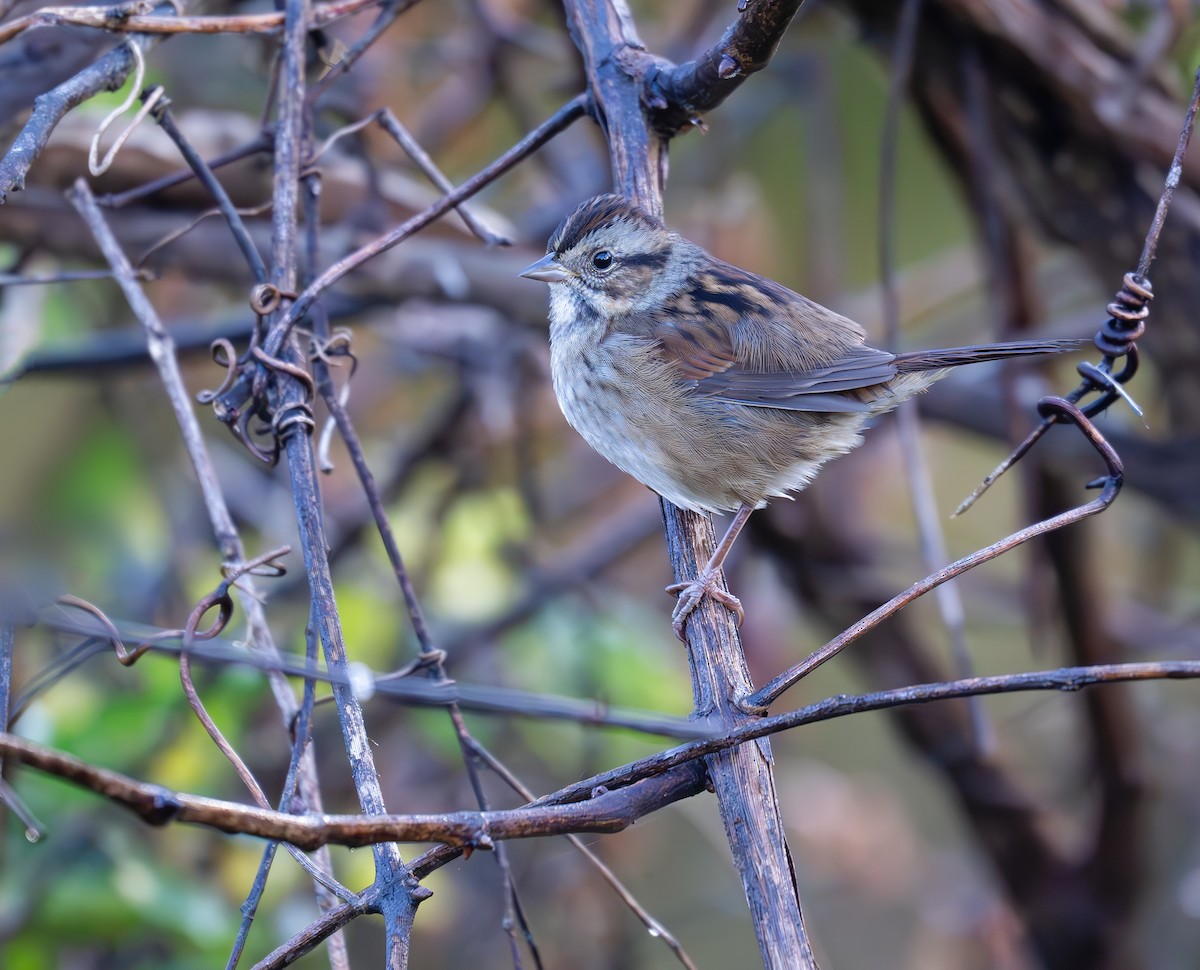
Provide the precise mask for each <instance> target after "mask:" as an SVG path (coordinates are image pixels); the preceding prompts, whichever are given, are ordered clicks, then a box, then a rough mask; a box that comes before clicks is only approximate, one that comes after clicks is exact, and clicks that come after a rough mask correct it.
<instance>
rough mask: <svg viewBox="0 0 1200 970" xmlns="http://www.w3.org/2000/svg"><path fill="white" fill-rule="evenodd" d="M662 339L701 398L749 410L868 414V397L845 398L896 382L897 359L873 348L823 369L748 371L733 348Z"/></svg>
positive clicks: (664, 349) (665, 350)
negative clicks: (866, 389)
mask: <svg viewBox="0 0 1200 970" xmlns="http://www.w3.org/2000/svg"><path fill="white" fill-rule="evenodd" d="M671 329H672V330H674V328H671ZM676 333H677V331H676ZM663 336H664V334H663V332H662V331H661V330H660V332H659V338H660V343H659V345H660V347H661V348H662V353H663V355H664V357H666V358H667V359H668V360H669V361H670V363H671V365H672V367H673V368H674V370H675V371H676V373H677V374H678V375H679V377H680V378H681V379H683V380H684V381H686V382H688V383H689V384H690V385H691V386H692V387H694V388H695V391H696V393H697V394H703V395H704V396H706V397H710V398H715V399H716V400H718V401H727V402H729V403H730V404H742V405H745V406H747V407H762V408H780V409H782V410H785V411H828V412H836V413H855V412H864V411H869V410H871V401H872V398H871V397H870V396H867V397H864V396H863V395H861V394H853V393H847V392H853V391H857V390H860V389H862V388H867V387H872V386H874V385H876V384H882V383H883V382H884V381H888V380H891V379H892V378H893V377H895V376H896V363H895V361H896V358H895V355H894V354H889V353H886V352H885V351H882V350H876V349H875V348H873V347H866V346H858V347H855V348H852V349H849V350H844V351H843V352H842V355H841V357H839V359H837V360H835V361H833V362H832V363H827V364H823V365H821V366H811V367H805V366H800V367H792V366H785V367H783V368H781V369H778V370H776V369H771V370H750V369H747V368H746V367H745V366H743V365H742V364H741V363H739V362H738V361H737V359H736V356H735V354H734V351H733V348H732V347H731V346H729V345H726V346H721V345H720V343H721V342H720V341H717V340H711V339H710V340H706V341H704V343H703V344H701V343H699V342H697V341H693V340H688V339H686V338H684V339H680V338H678V337H676V338H675V339H669V337H668V339H667V340H663V339H662V337H663ZM670 336H674V334H671V335H670ZM706 336H709V337H710V338H711V337H712V336H715V334H712V333H711V332H710V333H709V334H707V335H706ZM781 363H782V362H781Z"/></svg>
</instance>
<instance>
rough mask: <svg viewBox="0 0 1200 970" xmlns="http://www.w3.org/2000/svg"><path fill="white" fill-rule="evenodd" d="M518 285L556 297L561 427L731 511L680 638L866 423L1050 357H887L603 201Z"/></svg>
mask: <svg viewBox="0 0 1200 970" xmlns="http://www.w3.org/2000/svg"><path fill="white" fill-rule="evenodd" d="M548 250H549V251H548V252H547V253H546V255H545V257H543V258H542V259H539V260H538V261H537V262H536V263H534V264H533V265H532V266H529V267H528V268H526V269H525V270H524V271H523V272H522V273H521V275H522V276H525V277H528V278H529V279H533V280H540V281H542V282H544V283H549V284H550V362H551V369H552V372H553V379H554V392H555V394H556V395H557V397H558V403H559V405H560V407H561V408H562V411H563V414H564V415H566V418H567V420H568V421H569V422H570V423H571V425H572V426H573V427H574V428H575V430H577V431H578V432H579V433H580V434H581V435H583V437H584V438H586V439H587V441H588V443H589V444H590V445H591V446H592V447H593V448H595V449H596V451H598V452H600V454H601V455H603V456H604V457H605V458H607V459H608V460H609V461H611V462H612V463H613V464H614V465H616V466H617V467H618V468H620V469H621V470H622V471H625V472H627V473H628V474H630V475H632V476H633V477H634V478H636V479H637V480H638V481H640V482H642V483H643V484H645V485H648V486H649V487H650V488H652V489H654V491H656V492H658V494H659V495H661V496H663V497H664V498H665V499H667V500H668V501H670V502H673V503H674V504H675V505H678V506H680V507H681V508H685V509H692V510H694V511H697V512H716V511H734V510H736V513H737V514H736V515H735V516H734V519H733V523H732V524H731V525H730V526H729V529H728V531H727V532H726V533H725V536H724V538H723V539H722V540H721V542H720V543H719V544H718V546H717V549H716V551H715V552H714V553H713V556H712V558H711V559H710V560H709V561H708V563H707V565H705V567H704V569H703V570H701V572H700V575H699V576H697V577H696V579H694V580H692V581H691V582H688V583H677V584H675V585H673V586H669V587H667V589H668V592H673V593H678V594H679V601H678V603H677V604H676V607H675V610H674V612H673V614H672V621H673V626H674V628H675V633H676V635H677V636H679V637H680V639H682V638H683V627H684V623H685V622H686V621H687V617H688V615H689V614H690V613H691V612H692V610H694V609H695V608H696V605H697V604H698V603H699V602H700V601H701V599H703V597H704V596H706V595H707V596H711V597H713V598H714V599H716V600H718V601H720V602H721V603H724V604H725V605H726V606H727V607H729V608H730V609H731V610H733V611H734V612H735V613H736V614H737V616H738V619H739V620H740V619H741V618H742V607H741V603H740V602H739V601H738V599H737V597H735V596H733V595H732V594H730V593H726V592H725V591H724V590H722V589H720V588H719V587H717V586H716V584H715V581H716V574H717V572H718V570H720V568H721V564H722V562H723V561H724V559H725V556H726V555H727V554H728V553H729V549H730V547H731V546H732V545H733V542H734V540H735V539H736V538H737V535H738V533H739V532H740V531H741V529H742V526H744V525H745V523H746V520H747V519H748V518H749V516H750V513H751V512H752V511H753V510H754V509H756V508H762V507H763V506H764V505H766V504H767V500H768V499H771V498H774V497H775V496H780V495H783V496H786V495H788V494H789V493H792V492H797V491H799V490H800V489H802V488H804V486H805V485H807V484H808V483H809V482H810V481H811V480H812V478H813V476H814V475H816V473H817V471H818V470H819V469H820V467H821V466H822V465H823V464H824V463H825V462H826V461H828V460H829V459H830V458H833V457H835V456H837V455H841V454H845V453H846V452H847V451H850V449H852V448H854V447H855V446H856V445H857V444H858V443H859V442H860V441H861V440H862V439H861V434H860V432H861V430H862V427H863V425H864V424H865V423H866V421H867V420H868V419H869V418H870V417H872V416H873V415H876V414H882V413H883V412H885V411H890V410H891V409H892V408H894V407H895V406H896V405H897V404H899V403H900V402H901V401H903V400H904V399H905V398H907V397H911V396H912V395H913V394H916V393H918V392H919V391H923V390H924V389H925V388H927V387H929V385H930V384H932V383H933V382H934V381H936V380H938V379H939V378H940V377H942V376H943V375H944V374H945V373H946V371H947V369H948V368H951V367H957V366H959V365H961V364H973V363H976V362H978V361H985V360H994V359H997V358H1002V357H1019V356H1027V355H1039V354H1056V353H1062V352H1064V351H1067V350H1071V349H1074V348H1076V347H1078V346H1080V345H1081V344H1082V343H1083V341H1074V340H1037V341H1020V342H1015V343H1005V344H986V345H982V346H974V347H955V348H952V349H947V350H920V351H912V352H909V353H903V354H890V353H888V352H886V351H883V350H877V349H875V348H874V347H868V346H867V345H866V343H865V337H866V334H865V332H864V331H863V329H862V327H860V326H859V325H858V324H857V323H855V322H854V321H852V320H847V319H846V318H845V317H843V316H839V315H838V314H836V313H834V312H833V311H831V310H827V309H826V308H825V307H823V306H821V305H819V304H817V303H814V302H813V301H812V300H809V299H808V298H806V297H803V296H801V295H800V294H799V293H794V292H792V291H791V290H789V289H787V288H786V287H784V286H781V285H780V284H778V283H776V282H773V281H772V280H769V279H766V278H764V277H762V276H758V275H757V274H755V273H751V272H748V271H747V270H744V269H738V267H736V266H732V265H730V264H729V263H725V262H722V261H721V260H719V259H717V258H715V257H714V256H711V255H710V254H709V253H707V252H705V251H704V250H703V249H701V248H700V247H699V246H697V245H695V244H694V243H691V242H688V240H686V239H684V238H683V237H682V236H680V235H679V234H678V233H675V232H672V231H671V230H669V229H667V228H666V226H664V225H663V224H662V222H660V221H659V220H658V219H657V218H655V217H654V216H652V215H650V214H649V213H648V212H646V211H645V210H644V209H642V208H641V207H640V206H638V205H636V204H635V203H633V202H630V201H629V200H628V199H624V198H621V197H620V196H616V195H600V196H596V197H595V198H593V199H589V200H588V201H587V202H584V203H583V204H582V205H580V206H579V207H578V208H577V209H576V210H575V211H574V212H572V213H571V214H570V215H569V216H567V217H566V219H564V220H563V221H562V224H561V225H560V226H559V227H558V229H557V230H555V232H554V235H553V236H551V237H550V243H549V246H548Z"/></svg>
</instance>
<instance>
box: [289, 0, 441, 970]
mask: <svg viewBox="0 0 1200 970" xmlns="http://www.w3.org/2000/svg"><path fill="white" fill-rule="evenodd" d="M310 16H311V8H310V4H309V0H287V6H286V12H285V21H284V32H283V59H282V64H281V66H280V77H279V87H278V90H279V113H278V114H279V118H278V125H277V127H276V136H275V183H274V196H273V198H274V207H273V220H274V222H273V235H272V266H271V282H272V283H274V284H275V285H276V286H277V287H279V289H280V290H281V291H283V292H292V291H294V289H295V285H296V279H297V270H296V255H297V250H298V232H297V225H296V213H297V203H298V201H299V197H300V163H301V159H302V158H303V156H304V153H305V151H304V150H305V144H306V141H307V138H308V133H307V131H306V124H305V110H306V109H305V97H304V95H305V78H304V61H305V44H306V40H307V36H308V30H309V21H310ZM281 356H282V357H283V359H284V360H285V361H289V362H291V363H297V362H298V361H300V360H301V359H302V358H301V355H300V354H299V353H298V351H297V349H296V346H295V340H294V338H292V339H289V340H288V342H287V343H286V344H285V346H284V347H283V348H282V351H281ZM274 373H275V388H274V391H275V393H274V394H273V395H272V397H273V398H274V400H273V401H272V405H273V408H272V410H273V412H274V413H275V415H276V417H277V425H276V426H277V427H278V428H280V429H282V430H281V431H280V434H281V436H282V437H283V438H284V448H285V452H286V455H287V463H288V471H289V473H290V475H291V486H292V498H293V501H294V502H295V505H296V519H297V525H298V528H299V531H300V544H301V548H302V549H303V551H304V567H305V573H306V575H307V577H308V584H309V590H310V593H311V596H312V611H313V625H314V627H315V629H316V632H317V635H318V637H319V638H320V641H321V647H322V649H323V651H324V653H325V663H326V666H327V667H328V668H329V673H330V674H331V675H332V679H333V682H334V683H333V697H334V701H335V703H336V704H337V709H338V719H339V721H340V722H341V725H342V733H343V735H344V737H345V740H346V753H347V758H348V760H349V762H350V769H351V775H352V778H353V781H354V788H355V791H356V792H357V794H358V800H359V804H360V806H361V807H362V810H363V813H364V814H367V815H382V814H384V813H386V811H387V809H386V806H385V804H384V799H383V789H382V786H381V785H380V781H379V773H378V771H377V770H376V768H375V760H374V758H373V756H372V754H371V745H370V741H369V739H368V736H367V729H366V723H365V721H364V718H363V712H362V707H361V706H360V704H359V702H358V698H357V697H356V696H355V694H354V691H353V689H352V688H351V687H350V686H349V685H350V683H351V678H350V676H349V673H350V672H349V661H348V659H347V656H346V644H345V639H344V637H343V634H342V626H341V618H340V617H339V615H338V610H337V603H336V601H335V598H334V593H333V577H332V574H331V572H330V568H329V557H328V554H327V550H328V547H329V546H328V540H327V537H326V535H325V525H324V522H323V519H322V515H321V499H320V493H319V490H318V488H317V468H316V460H315V456H314V454H313V448H312V438H311V437H310V434H309V431H310V429H311V413H312V412H311V408H310V406H309V402H308V401H307V400H306V398H305V389H304V388H303V387H302V386H301V385H300V383H299V382H298V381H296V380H295V379H294V378H292V377H290V376H289V375H288V374H287V373H286V372H284V371H282V370H277V371H275V372H274ZM304 416H307V418H308V421H307V422H305V421H303V420H297V421H289V420H287V419H289V418H292V417H298V418H301V419H302V418H303V417H304ZM372 853H373V855H374V857H375V884H376V886H377V888H378V889H379V891H380V911H381V913H382V914H383V917H384V924H385V931H386V934H387V944H386V948H387V959H386V966H387V967H389V968H391V970H400V968H403V967H406V966H407V965H408V952H409V943H410V939H411V935H412V922H413V916H414V914H415V911H416V903H417V900H418V897H419V895H420V892H419V887H417V886H416V884H415V883H414V882H413V881H412V880H411V877H410V876H409V875H408V872H407V870H406V869H405V867H404V860H403V859H402V858H401V856H400V850H399V847H398V846H397V845H396V844H395V843H393V842H388V843H381V844H379V845H375V846H372Z"/></svg>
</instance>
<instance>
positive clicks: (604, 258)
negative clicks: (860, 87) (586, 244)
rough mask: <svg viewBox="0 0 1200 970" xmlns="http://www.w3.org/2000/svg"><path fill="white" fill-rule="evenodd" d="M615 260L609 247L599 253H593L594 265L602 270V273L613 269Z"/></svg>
mask: <svg viewBox="0 0 1200 970" xmlns="http://www.w3.org/2000/svg"><path fill="white" fill-rule="evenodd" d="M613 262H614V259H613V254H612V253H610V252H609V251H608V250H607V249H602V250H600V251H599V252H598V253H593V254H592V265H593V266H595V267H596V269H598V270H600V272H601V273H603V272H606V271H607V270H610V269H612V264H613Z"/></svg>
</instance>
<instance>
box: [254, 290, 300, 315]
mask: <svg viewBox="0 0 1200 970" xmlns="http://www.w3.org/2000/svg"><path fill="white" fill-rule="evenodd" d="M285 299H288V300H294V299H296V294H295V293H293V292H291V291H290V290H281V289H280V288H279V287H278V286H276V285H275V284H274V283H259V284H258V286H256V287H254V289H252V290H251V291H250V309H251V310H253V311H254V312H255V313H257V314H258V315H259V316H260V317H267V316H270V315H271V314H272V313H274V312H275V311H276V310H278V309H279V308H280V307H281V306H283V301H284V300H285Z"/></svg>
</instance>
